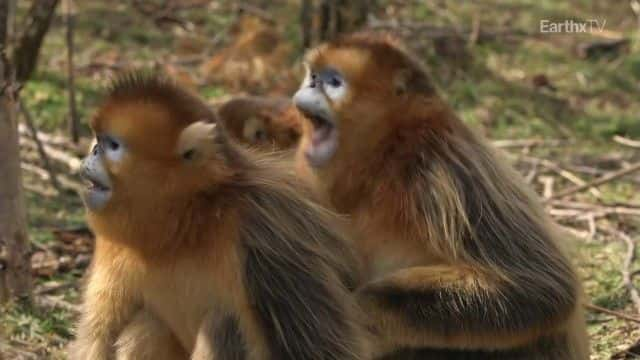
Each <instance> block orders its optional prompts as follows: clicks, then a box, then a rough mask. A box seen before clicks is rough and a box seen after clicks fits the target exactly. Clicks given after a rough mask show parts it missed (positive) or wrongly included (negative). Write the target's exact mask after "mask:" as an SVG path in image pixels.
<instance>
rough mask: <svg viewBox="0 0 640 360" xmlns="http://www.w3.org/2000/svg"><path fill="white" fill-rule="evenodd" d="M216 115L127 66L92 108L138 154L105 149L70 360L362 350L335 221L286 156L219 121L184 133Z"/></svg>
mask: <svg viewBox="0 0 640 360" xmlns="http://www.w3.org/2000/svg"><path fill="white" fill-rule="evenodd" d="M208 114H209V113H208V110H207V107H206V105H205V104H204V103H203V102H202V101H201V100H200V99H198V98H197V97H195V96H194V95H192V94H189V93H188V92H186V91H184V90H182V89H180V88H178V87H176V85H174V84H172V83H169V82H167V81H165V80H159V79H157V78H155V77H150V76H148V75H128V76H127V77H125V78H124V79H120V80H117V81H116V83H115V85H113V87H112V89H111V91H110V92H109V96H107V99H106V101H105V103H104V104H103V106H102V107H101V108H100V109H99V111H98V113H97V115H96V117H95V118H94V120H93V126H94V129H95V131H96V132H97V135H98V136H101V135H103V134H108V135H109V136H114V137H117V138H118V139H120V140H121V141H122V143H123V145H122V146H123V147H124V148H125V149H126V150H127V151H128V153H127V154H126V156H124V157H123V158H122V159H121V161H120V162H118V163H115V162H112V161H111V160H106V159H105V160H104V161H105V164H106V167H107V168H108V171H109V175H110V176H111V178H112V183H113V184H114V185H113V189H112V190H113V197H112V198H111V200H110V202H109V203H108V204H107V205H106V206H105V207H104V208H103V209H101V210H99V211H89V213H88V218H89V223H90V225H91V227H92V228H93V229H94V231H95V233H96V236H97V239H96V250H95V254H94V259H93V263H92V267H91V271H90V274H89V279H88V283H87V289H86V291H85V300H84V307H83V314H82V316H81V319H80V323H79V327H78V333H77V339H76V341H75V342H74V344H73V346H72V353H71V354H72V356H71V357H72V359H107V358H111V357H113V356H114V355H116V354H117V356H118V358H119V359H129V358H136V359H138V358H140V359H155V358H158V359H160V358H161V359H165V358H167V357H169V358H174V359H186V357H187V356H191V357H192V358H193V359H197V360H206V359H237V360H241V359H247V360H249V359H273V360H275V359H292V360H293V359H296V360H300V359H309V360H311V359H335V360H338V359H343V360H347V359H353V360H356V359H361V358H362V357H363V356H364V354H365V342H364V338H363V337H362V336H361V332H360V330H359V326H358V325H357V324H358V321H357V320H358V319H357V317H356V314H357V311H356V305H355V301H354V298H353V297H352V296H351V295H350V293H349V292H348V290H347V287H351V288H352V287H353V286H354V284H355V283H357V280H356V279H357V271H358V268H357V262H356V261H355V260H354V257H353V256H352V255H350V254H351V253H350V248H349V245H348V243H347V241H346V239H345V238H344V237H343V236H342V235H341V232H340V231H339V227H338V219H336V218H335V217H334V216H333V215H332V213H330V212H329V211H327V210H325V209H324V208H322V207H320V206H319V205H317V204H316V203H315V202H314V201H313V200H312V196H311V192H310V191H309V190H308V189H306V188H305V187H304V186H303V185H302V184H301V182H300V181H299V180H297V179H296V178H295V176H294V175H293V174H292V171H291V170H290V169H288V168H287V167H286V166H285V165H284V163H283V161H282V160H281V159H277V158H275V157H267V156H260V155H256V154H253V153H252V152H249V151H246V150H243V149H241V148H240V147H238V146H236V145H234V144H233V143H231V142H229V141H228V138H227V136H226V134H225V133H224V132H223V131H222V132H221V131H214V130H212V129H213V128H214V127H213V126H210V125H203V126H201V127H200V128H201V129H203V130H202V131H214V133H213V136H212V137H211V139H210V140H211V141H210V142H203V141H201V140H202V139H203V138H204V139H206V138H207V136H209V134H202V136H200V135H198V134H191V133H190V132H188V133H187V136H180V135H181V134H182V132H183V130H184V129H185V128H186V127H187V126H188V125H190V124H192V123H194V122H197V121H210V120H212V119H211V117H210V116H211V115H210V114H209V115H208ZM203 116H204V118H203ZM141 127H142V129H141ZM141 136H143V137H144V138H143V139H141V138H140V137H141ZM148 136H153V138H147V137H148ZM194 137H197V139H193V138H194ZM196 140H197V141H196ZM176 149H180V151H176ZM185 149H187V152H190V151H193V153H192V154H190V156H188V157H185V156H186V155H185V154H186V153H185ZM191 155H192V156H191ZM143 335H144V336H143ZM194 344H195V345H194ZM180 353H184V356H182V355H179V354H180ZM176 354H177V355H176Z"/></svg>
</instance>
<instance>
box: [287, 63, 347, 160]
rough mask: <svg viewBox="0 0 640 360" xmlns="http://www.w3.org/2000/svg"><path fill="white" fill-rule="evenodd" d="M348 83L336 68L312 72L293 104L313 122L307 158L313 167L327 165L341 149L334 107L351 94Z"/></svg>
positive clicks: (310, 71) (294, 97) (307, 143)
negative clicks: (339, 148) (338, 149)
mask: <svg viewBox="0 0 640 360" xmlns="http://www.w3.org/2000/svg"><path fill="white" fill-rule="evenodd" d="M347 91H348V87H347V83H346V81H345V79H344V77H343V76H342V74H341V73H340V72H339V71H337V70H335V69H333V68H324V69H321V70H319V71H313V70H310V69H308V72H307V76H306V78H305V80H304V81H303V83H302V86H301V87H300V89H299V90H298V91H297V92H296V94H295V95H294V96H293V102H294V104H295V105H296V107H297V108H298V110H300V112H301V113H302V114H303V115H304V117H305V118H306V119H307V120H308V121H309V122H310V123H311V125H312V127H311V129H312V132H311V134H309V135H310V136H308V139H309V140H310V141H308V142H306V145H305V146H306V148H305V150H304V151H305V155H306V158H307V160H308V162H309V164H310V165H311V166H313V167H320V166H323V165H325V164H326V163H327V162H328V161H329V160H330V159H331V158H332V157H333V155H334V154H335V152H336V150H337V148H338V127H337V122H336V121H337V119H336V115H335V112H334V111H333V106H334V104H335V102H338V101H340V100H342V99H343V98H344V96H345V95H346V94H347Z"/></svg>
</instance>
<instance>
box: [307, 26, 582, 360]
mask: <svg viewBox="0 0 640 360" xmlns="http://www.w3.org/2000/svg"><path fill="white" fill-rule="evenodd" d="M308 60H309V63H310V67H311V68H315V69H322V68H323V67H330V68H333V69H337V70H338V71H340V72H341V73H342V74H343V75H345V76H346V82H347V84H349V88H348V97H347V100H345V101H343V102H340V103H338V104H334V105H333V106H334V108H333V112H334V113H335V114H336V119H337V120H336V121H337V126H338V128H339V129H340V131H341V138H340V143H339V149H338V151H337V153H336V155H335V158H334V159H332V160H331V161H330V162H329V164H328V165H327V166H325V167H322V168H311V167H310V166H309V165H308V164H307V162H306V160H305V158H304V156H303V152H302V149H303V148H304V146H305V145H304V144H305V141H307V140H305V138H306V139H308V137H309V136H310V131H311V127H310V126H309V125H308V124H305V127H304V129H305V133H304V135H303V140H302V143H301V144H302V145H301V146H300V149H301V150H300V152H299V156H298V169H299V171H300V174H302V175H303V176H307V177H309V178H310V179H311V181H312V182H313V183H315V184H317V188H318V189H319V191H320V192H321V193H323V194H324V195H325V196H326V198H327V199H328V200H329V203H330V204H331V205H332V206H333V207H334V208H335V209H337V210H338V211H339V212H342V213H345V214H348V215H349V216H350V218H351V219H352V221H351V224H352V226H353V227H354V231H355V232H356V234H357V235H356V243H357V244H358V245H357V247H358V249H359V253H360V255H361V257H362V258H363V259H364V262H365V265H364V266H365V269H368V270H366V272H365V275H364V276H365V278H368V279H369V282H368V283H365V284H364V285H362V286H361V287H360V288H359V290H358V296H359V299H360V303H361V305H362V306H363V307H364V309H365V312H367V313H369V314H373V315H372V316H374V319H373V320H371V323H370V326H371V327H372V328H374V329H376V330H375V333H376V335H377V336H378V341H377V342H376V343H378V344H381V345H380V347H379V349H378V353H379V354H384V353H388V352H392V351H399V353H397V354H396V356H395V357H394V356H392V357H390V358H393V359H396V358H398V359H400V358H402V359H410V358H416V359H417V358H432V357H429V356H433V358H434V359H441V358H442V359H445V358H446V359H459V358H460V359H462V358H474V359H475V358H482V359H484V358H487V359H534V358H535V359H538V358H539V359H581V360H583V359H586V358H587V357H588V355H587V346H586V334H585V331H584V319H582V318H581V316H582V314H581V311H580V300H579V299H580V296H581V290H580V286H579V283H578V280H577V277H576V274H575V273H574V271H573V269H572V267H571V265H570V264H569V261H568V259H567V258H566V256H565V255H564V254H563V252H562V251H561V249H560V248H559V246H558V243H559V240H560V238H559V236H558V234H557V233H556V231H555V229H554V226H553V225H552V224H551V223H550V222H549V220H548V219H547V217H546V215H545V214H544V212H543V210H542V208H541V206H540V205H539V203H538V201H537V199H536V198H535V195H534V194H532V192H531V191H530V190H529V189H527V188H526V186H525V185H524V183H523V181H522V180H521V179H520V177H519V176H518V175H517V174H516V173H515V171H513V170H512V169H511V168H510V167H509V166H507V165H504V162H503V161H502V160H501V159H500V158H499V156H498V155H496V154H495V152H494V150H493V149H491V148H490V147H489V146H488V145H487V144H486V143H485V142H484V141H483V140H481V139H480V138H479V137H478V136H477V135H475V134H474V133H473V132H472V131H471V130H469V129H468V128H467V127H466V125H464V124H463V123H462V122H461V121H460V120H459V119H458V118H457V117H456V115H455V114H454V113H453V111H452V110H451V109H450V107H449V106H448V105H446V104H445V103H444V101H443V100H442V99H441V98H440V97H439V96H438V95H437V93H436V91H435V90H434V87H433V86H432V85H431V82H430V80H429V78H428V76H427V74H426V72H425V71H424V69H423V68H422V66H421V65H420V64H419V63H418V62H417V61H416V60H415V59H414V58H413V56H411V55H410V54H408V53H407V52H406V50H404V49H403V48H402V47H401V46H399V45H398V42H397V41H396V40H394V39H393V38H391V37H389V36H386V35H378V34H357V35H353V36H348V37H345V38H343V39H340V40H337V41H336V42H333V43H329V44H326V45H323V46H321V47H320V48H318V49H316V50H313V51H312V52H311V53H310V54H309V58H308ZM354 69H357V70H354ZM396 253H397V254H401V255H397V256H396V257H397V258H400V260H395V261H396V262H395V263H394V264H393V265H392V266H389V265H385V262H389V258H390V257H393V255H392V254H396ZM402 256H404V262H403V261H402ZM436 348H445V349H448V350H446V351H440V350H438V351H436V350H434V349H436ZM467 349H473V351H467ZM428 354H430V355H428ZM481 354H484V355H481ZM474 356H475V357H474Z"/></svg>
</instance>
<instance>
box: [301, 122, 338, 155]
mask: <svg viewBox="0 0 640 360" xmlns="http://www.w3.org/2000/svg"><path fill="white" fill-rule="evenodd" d="M302 113H303V115H304V116H305V117H306V118H307V119H308V120H309V121H310V122H311V124H312V125H313V131H312V132H311V138H310V140H311V141H310V144H309V146H308V147H307V149H305V155H306V157H307V160H308V161H309V163H310V164H311V165H312V166H315V167H319V166H322V165H324V164H325V163H326V162H327V161H328V160H329V159H330V158H331V157H332V156H333V154H334V153H335V151H336V149H337V147H338V129H337V128H336V126H335V124H334V122H333V121H332V120H331V119H330V118H329V117H328V116H325V115H324V114H317V113H311V112H305V111H303V112H302Z"/></svg>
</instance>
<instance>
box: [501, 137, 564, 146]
mask: <svg viewBox="0 0 640 360" xmlns="http://www.w3.org/2000/svg"><path fill="white" fill-rule="evenodd" d="M491 143H492V144H493V146H495V147H499V148H512V147H531V146H550V147H555V146H560V145H563V144H566V143H567V141H566V140H542V139H504V140H493V141H492V142H491Z"/></svg>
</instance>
